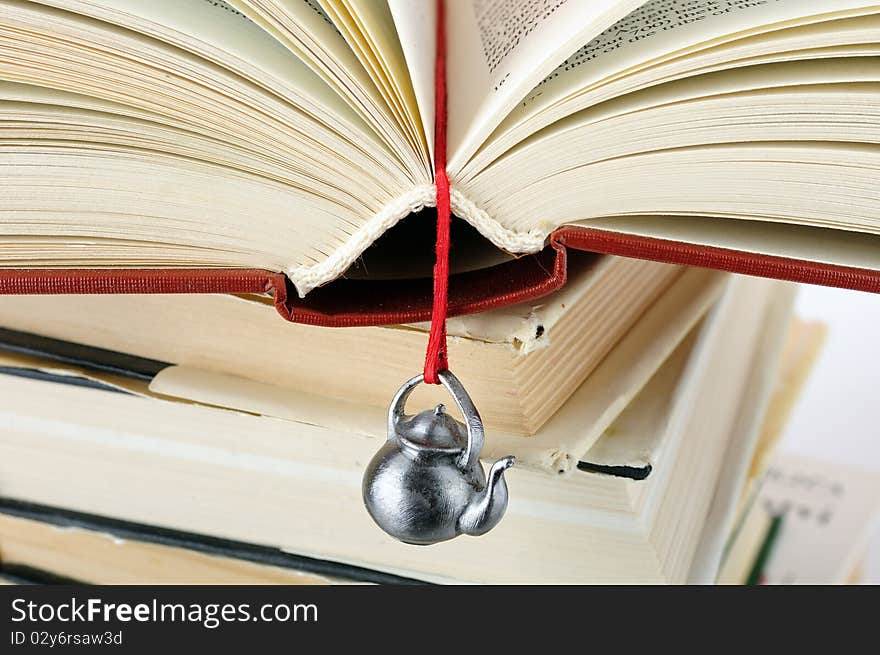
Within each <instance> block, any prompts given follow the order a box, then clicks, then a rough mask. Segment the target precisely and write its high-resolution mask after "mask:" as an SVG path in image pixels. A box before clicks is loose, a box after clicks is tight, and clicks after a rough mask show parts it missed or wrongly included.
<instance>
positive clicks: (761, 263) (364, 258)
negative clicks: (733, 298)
mask: <svg viewBox="0 0 880 655" xmlns="http://www.w3.org/2000/svg"><path fill="white" fill-rule="evenodd" d="M441 1H442V0H441ZM443 13H445V30H446V34H447V52H448V54H447V59H446V69H447V73H446V77H445V81H446V85H447V92H448V112H446V113H444V116H443V118H444V119H446V123H445V125H446V127H447V128H448V152H447V154H448V158H447V161H448V166H447V172H448V175H449V177H450V180H451V183H452V192H451V200H452V208H453V213H454V214H455V215H456V216H458V217H459V218H461V219H463V221H465V222H466V223H469V224H470V226H472V227H471V228H466V229H465V228H461V229H459V230H457V233H456V234H454V235H453V244H454V249H453V261H452V264H453V273H454V276H453V280H452V282H451V291H450V310H451V313H462V312H469V311H478V310H481V309H486V308H488V307H493V306H497V305H499V304H506V303H512V302H522V301H524V300H526V299H529V298H533V297H537V296H539V295H542V294H545V293H547V292H549V291H551V290H553V289H555V288H558V287H559V286H560V285H561V284H563V283H564V282H565V271H566V268H565V250H566V248H578V249H584V250H593V251H597V252H603V253H610V254H619V255H627V256H633V257H641V258H646V259H655V260H658V261H666V262H670V263H684V264H693V265H702V266H709V267H714V268H721V269H725V270H734V271H738V272H744V273H751V274H756V275H763V276H769V277H779V278H784V279H794V280H799V281H806V282H815V283H824V284H830V285H836V286H848V287H853V288H860V289H866V290H873V291H880V194H878V180H880V148H878V141H880V102H878V99H880V59H878V55H880V5H877V3H876V1H872V0H825V1H823V2H821V3H818V2H812V1H809V0H775V1H772V2H768V1H758V2H752V1H749V2H746V1H744V0H687V1H684V0H681V1H679V0H663V1H651V2H647V3H645V2H641V1H639V0H589V1H588V0H552V1H551V0H456V1H454V2H448V3H447V6H446V9H445V12H443ZM437 22H438V11H437V5H436V4H435V0H387V1H385V0H375V1H370V2H355V1H353V0H262V1H257V0H230V2H221V1H219V0H151V1H150V2H146V1H144V0H38V1H33V2H25V1H22V0H2V2H0V99H2V101H0V167H2V170H0V196H2V203H0V267H3V269H4V270H3V271H2V273H0V290H2V291H3V292H5V293H25V292H27V293H38V292H53V293H57V292H91V293H95V292H108V291H111V292H112V291H117V292H122V291H125V292H184V291H193V292H195V291H210V292H240V293H252V292H267V291H269V292H272V291H274V292H275V294H276V306H277V307H278V308H279V310H280V311H281V313H282V314H283V315H285V316H286V317H287V318H290V319H292V320H297V321H303V322H310V323H316V324H335V325H353V324H367V323H393V322H407V321H414V320H422V319H424V318H426V317H427V315H428V309H429V305H430V300H431V294H430V288H431V287H430V283H429V282H428V281H427V280H426V279H425V278H426V276H427V272H426V270H427V269H428V268H429V266H430V264H431V260H432V254H431V250H430V246H428V247H427V248H425V249H424V250H422V249H419V250H418V251H416V246H415V245H414V244H416V243H421V242H425V239H424V236H425V235H431V234H432V233H433V230H434V222H433V220H430V212H429V211H428V212H422V210H424V209H425V208H429V207H431V206H432V205H433V204H434V201H435V188H434V184H433V174H432V165H431V162H432V149H433V144H434V126H435V119H436V118H437V116H435V104H434V89H435V82H436V80H435V76H434V67H435V54H436V51H437V48H436V46H437V41H436V35H437V33H438V31H437V30H438V24H437ZM420 212H421V213H420ZM413 214H414V215H413ZM411 215H413V216H411ZM408 217H409V218H408ZM404 219H406V220H404ZM401 221H402V223H401V226H399V227H400V229H402V228H403V227H404V224H409V223H412V226H410V228H409V231H408V232H404V233H403V236H402V237H401V236H400V235H398V236H396V237H395V236H394V233H395V230H397V229H398V228H395V225H396V224H398V223H399V222H401ZM386 233H388V234H387V236H385V237H383V235H386ZM419 233H421V234H422V238H419ZM377 242H378V243H377ZM427 243H430V240H428V241H427ZM511 255H516V256H518V257H511ZM523 255H528V256H523ZM419 264H421V265H419ZM426 265H427V266H426ZM70 269H77V270H70ZM334 281H335V282H334ZM319 287H321V288H319Z"/></svg>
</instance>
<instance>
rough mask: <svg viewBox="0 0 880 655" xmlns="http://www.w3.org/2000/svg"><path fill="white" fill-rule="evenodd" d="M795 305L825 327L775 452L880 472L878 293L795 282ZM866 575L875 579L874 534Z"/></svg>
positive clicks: (879, 566) (879, 550)
mask: <svg viewBox="0 0 880 655" xmlns="http://www.w3.org/2000/svg"><path fill="white" fill-rule="evenodd" d="M796 307H797V314H798V316H800V317H802V318H805V319H818V320H821V321H822V322H824V323H826V324H827V325H828V328H829V330H828V338H827V340H826V342H825V346H824V348H823V350H822V352H821V354H820V355H819V358H818V359H817V361H816V364H815V367H814V369H813V371H812V373H811V375H810V377H809V378H808V380H807V382H806V384H805V385H804V389H803V392H802V394H801V397H800V399H799V400H798V402H797V404H796V406H795V408H794V411H793V412H792V415H791V418H790V420H789V422H788V425H787V426H786V429H785V431H784V433H783V437H782V441H781V443H780V446H779V447H780V450H783V451H788V452H793V453H797V454H799V455H805V456H809V457H815V458H820V459H825V460H830V461H833V462H835V463H840V464H843V465H846V466H852V467H856V468H861V469H867V470H871V471H878V472H880V295H873V294H867V293H858V292H854V291H842V290H839V289H827V288H822V287H801V290H800V294H799V296H798V301H797V306H796ZM865 574H866V578H867V580H868V581H871V582H874V583H880V532H878V531H875V534H874V538H873V539H872V540H871V543H870V546H869V553H868V559H867V561H866V567H865Z"/></svg>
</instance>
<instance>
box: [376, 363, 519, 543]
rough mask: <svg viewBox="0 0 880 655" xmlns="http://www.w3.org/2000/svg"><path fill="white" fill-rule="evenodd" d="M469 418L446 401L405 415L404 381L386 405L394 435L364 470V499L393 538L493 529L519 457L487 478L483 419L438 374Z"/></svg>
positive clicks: (418, 539)
mask: <svg viewBox="0 0 880 655" xmlns="http://www.w3.org/2000/svg"><path fill="white" fill-rule="evenodd" d="M438 375H439V378H440V382H441V383H442V384H443V386H444V387H446V390H447V391H449V393H450V394H451V395H452V397H453V399H454V400H455V403H456V404H457V405H458V408H459V409H460V410H461V413H462V416H464V419H465V421H466V422H467V425H463V424H462V423H460V422H459V421H456V420H455V419H454V418H452V417H451V416H449V414H447V413H446V410H445V408H444V406H443V405H437V407H435V408H434V409H429V410H426V411H424V412H420V413H419V414H416V415H414V416H408V415H406V414H404V412H403V410H404V406H405V404H406V400H407V398H409V395H410V394H411V393H412V391H413V389H414V388H415V387H416V386H417V385H418V384H419V383H420V382H422V381H423V380H424V376H422V375H418V376H416V377H414V378H412V379H411V380H409V381H408V382H406V383H405V384H404V385H403V386H402V387H401V388H400V389H399V390H398V392H397V394H396V395H395V396H394V400H392V401H391V407H390V408H389V410H388V440H387V441H386V442H385V444H384V445H383V446H382V448H381V449H380V450H379V452H377V453H376V455H375V456H374V457H373V459H372V460H371V461H370V464H369V465H368V466H367V470H366V471H365V472H364V481H363V495H364V504H365V505H366V507H367V511H368V512H369V513H370V516H372V517H373V520H374V521H375V522H376V523H377V524H378V525H379V527H380V528H382V529H383V530H384V531H385V532H387V533H388V534H390V535H391V536H392V537H395V538H396V539H399V540H400V541H403V542H405V543H408V544H418V545H428V544H435V543H438V542H440V541H446V540H448V539H452V538H453V537H456V536H458V535H460V534H469V535H481V534H485V533H486V532H488V531H489V530H491V529H492V528H494V527H495V526H496V525H497V524H498V522H499V521H500V520H501V517H502V516H503V515H504V511H505V510H506V509H507V483H506V482H505V481H504V472H505V471H506V470H507V469H508V468H510V467H511V466H513V463H514V458H513V457H504V458H502V459H499V460H498V461H497V462H495V463H494V464H493V465H492V468H491V469H490V470H489V479H488V482H487V480H486V476H485V474H484V472H483V466H482V464H480V451H481V450H482V449H483V422H482V420H481V419H480V415H479V413H477V408H476V407H474V403H473V402H472V401H471V399H470V396H468V394H467V391H465V389H464V387H463V386H462V384H461V382H459V381H458V378H456V377H455V376H454V375H453V374H452V373H450V372H449V371H443V372H441V373H439V374H438Z"/></svg>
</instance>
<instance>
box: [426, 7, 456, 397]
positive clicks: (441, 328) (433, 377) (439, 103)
mask: <svg viewBox="0 0 880 655" xmlns="http://www.w3.org/2000/svg"><path fill="white" fill-rule="evenodd" d="M434 183H435V184H436V186H437V245H436V261H435V263H434V303H433V308H432V311H431V334H430V336H429V337H428V351H427V353H426V355H425V372H424V376H425V382H427V383H428V384H439V383H440V380H439V378H438V377H437V374H438V373H439V372H441V371H445V370H447V369H448V368H449V360H448V357H447V352H446V314H447V311H448V308H449V245H450V244H449V222H450V202H449V177H448V176H447V175H446V3H445V2H444V0H437V55H436V59H435V62H434Z"/></svg>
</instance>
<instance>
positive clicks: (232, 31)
mask: <svg viewBox="0 0 880 655" xmlns="http://www.w3.org/2000/svg"><path fill="white" fill-rule="evenodd" d="M38 1H39V2H40V3H41V4H46V5H52V6H56V7H59V8H61V9H69V10H73V11H77V12H78V13H82V14H85V15H89V16H95V17H97V18H101V19H103V20H109V21H110V22H117V21H119V20H120V18H121V17H123V16H125V15H126V14H127V15H130V16H133V17H136V18H138V19H140V20H144V21H148V22H151V23H155V24H158V25H162V26H164V27H166V28H170V29H172V30H174V31H176V32H178V33H180V34H182V35H185V36H186V38H187V39H189V40H195V41H201V42H203V43H205V44H208V45H209V46H211V47H213V48H217V49H219V50H222V51H224V52H226V53H227V54H229V55H231V56H232V57H234V58H235V59H238V60H240V61H242V62H246V63H247V64H249V65H251V66H253V67H254V68H256V69H259V70H260V71H263V72H264V73H266V74H267V75H268V76H271V77H273V78H275V79H277V80H279V81H281V82H282V83H283V84H284V85H285V86H286V87H287V88H288V89H291V90H294V91H295V92H296V93H297V94H301V95H302V96H303V97H305V98H308V100H309V101H311V102H313V103H314V104H317V105H320V106H321V107H323V108H324V109H325V110H326V111H327V112H329V113H332V114H333V115H335V116H338V117H339V118H341V119H343V120H345V121H346V122H347V123H349V124H350V125H357V126H359V127H360V128H361V131H362V133H363V134H364V136H366V135H367V133H368V131H367V129H366V126H365V125H364V123H363V121H362V120H361V119H360V118H359V117H357V116H356V115H355V114H354V112H353V111H352V110H351V109H350V108H349V107H348V106H347V105H346V104H345V103H344V102H343V101H342V100H341V99H340V97H339V96H338V95H337V94H336V93H335V92H334V91H333V89H331V88H330V87H329V86H328V85H327V84H326V83H325V82H324V81H323V80H322V79H321V78H320V77H319V76H318V75H316V74H315V73H314V72H313V71H312V70H311V69H309V67H308V66H306V65H305V64H304V63H303V62H301V61H300V60H299V59H297V58H296V57H293V56H291V53H290V52H288V51H287V49H285V48H284V47H283V46H282V45H281V44H280V43H278V41H276V40H275V39H273V38H272V37H271V36H269V35H268V34H267V33H266V32H264V31H263V30H262V29H260V28H259V27H258V26H257V25H256V24H254V23H253V22H252V21H251V20H250V19H248V18H247V17H246V16H244V15H243V14H242V13H241V12H239V11H237V10H235V9H234V8H232V7H231V6H230V5H228V4H226V3H225V2H220V1H219V0H211V1H210V2H209V1H208V0H151V1H150V2H143V1H142V0H38Z"/></svg>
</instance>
